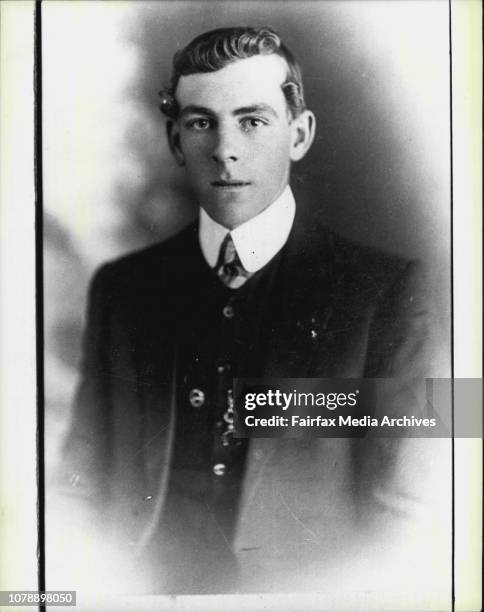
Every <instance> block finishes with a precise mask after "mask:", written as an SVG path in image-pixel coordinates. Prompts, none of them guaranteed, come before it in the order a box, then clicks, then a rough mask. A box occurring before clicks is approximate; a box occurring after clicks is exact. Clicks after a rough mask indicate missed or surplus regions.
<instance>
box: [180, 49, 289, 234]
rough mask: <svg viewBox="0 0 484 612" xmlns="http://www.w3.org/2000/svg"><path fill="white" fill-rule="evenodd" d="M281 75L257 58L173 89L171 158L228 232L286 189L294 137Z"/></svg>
mask: <svg viewBox="0 0 484 612" xmlns="http://www.w3.org/2000/svg"><path fill="white" fill-rule="evenodd" d="M286 74H287V65H286V63H285V61H284V60H283V59H282V58H281V57H279V56H277V55H265V56H261V55H258V56H255V57H251V58H248V59H243V60H237V61H235V62H233V63H231V64H229V65H227V66H226V67H224V68H222V69H221V70H218V71H217V72H209V73H201V74H192V75H188V76H183V77H181V78H180V80H179V82H178V86H177V89H176V98H177V102H178V106H179V109H180V114H179V118H178V120H177V122H176V124H175V126H174V128H173V133H174V137H173V135H172V142H174V143H175V145H174V148H175V154H176V156H177V158H178V159H179V161H180V162H181V163H183V164H184V165H185V166H186V170H187V174H188V180H189V182H190V185H191V187H192V189H193V190H194V192H195V195H196V197H197V198H198V202H199V204H200V205H201V206H202V207H203V208H204V209H205V211H206V212H207V213H208V214H209V215H210V217H212V219H214V220H215V221H217V222H218V223H220V224H222V225H224V226H225V227H227V228H229V229H233V228H234V227H237V226H238V225H240V224H241V223H244V222H245V221H247V220H248V219H251V218H252V217H254V216H255V215H257V214H258V213H260V212H261V211H262V210H264V209H265V208H266V207H267V206H269V205H270V204H272V203H273V202H274V201H275V200H276V199H277V198H278V196H279V195H280V194H281V193H282V191H283V190H284V188H285V187H286V185H287V183H288V181H289V169H290V162H291V158H292V159H296V157H294V156H293V154H292V150H293V147H294V142H295V139H297V129H296V127H295V125H294V123H293V122H291V120H290V115H289V112H288V108H287V104H286V100H285V98H284V94H283V92H282V89H281V85H282V83H284V81H285V80H286Z"/></svg>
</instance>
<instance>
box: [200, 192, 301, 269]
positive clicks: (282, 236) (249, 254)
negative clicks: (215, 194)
mask: <svg viewBox="0 0 484 612" xmlns="http://www.w3.org/2000/svg"><path fill="white" fill-rule="evenodd" d="M295 213H296V202H295V200H294V196H293V194H292V191H291V188H290V187H289V185H288V186H287V187H286V188H285V189H284V191H283V192H282V193H281V195H280V196H279V197H278V198H277V200H276V201H275V202H273V203H272V204H271V205H270V206H268V207H267V208H265V209H264V210H263V211H262V212H260V213H259V214H258V215H256V216H255V217H253V218H252V219H249V220H248V221H246V222H245V223H242V225H239V226H238V227H236V228H235V229H233V230H231V231H230V232H229V230H228V229H227V228H226V227H224V226H223V225H220V224H219V223H217V222H216V221H214V220H213V219H212V218H211V217H209V216H208V214H207V213H206V212H205V211H204V210H203V208H201V209H200V225H199V232H198V237H199V241H200V247H201V249H202V253H203V256H204V257H205V260H206V262H207V263H208V265H209V266H210V267H211V268H214V267H215V265H216V263H217V259H218V255H219V251H220V245H221V244H222V242H223V239H224V238H225V236H226V235H227V233H228V232H229V233H230V235H231V237H232V240H233V241H234V245H235V248H236V250H237V254H238V256H239V258H240V261H241V263H242V265H243V266H244V268H245V269H246V270H247V272H251V273H254V272H257V271H258V270H260V269H261V268H263V267H264V266H265V265H266V264H267V263H269V261H270V260H271V259H272V258H273V257H274V256H275V255H276V254H277V253H278V252H279V251H280V250H281V249H282V247H283V246H284V245H285V244H286V241H287V238H288V236H289V233H290V231H291V228H292V224H293V222H294V215H295Z"/></svg>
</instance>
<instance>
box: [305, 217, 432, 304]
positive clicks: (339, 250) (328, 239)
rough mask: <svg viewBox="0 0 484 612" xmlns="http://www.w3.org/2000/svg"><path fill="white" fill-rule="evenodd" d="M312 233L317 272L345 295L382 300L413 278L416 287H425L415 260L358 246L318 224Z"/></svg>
mask: <svg viewBox="0 0 484 612" xmlns="http://www.w3.org/2000/svg"><path fill="white" fill-rule="evenodd" d="M312 232H313V235H314V234H316V243H317V245H318V246H317V251H318V255H317V258H318V260H319V266H320V268H321V269H323V270H324V269H326V273H327V274H329V275H330V276H331V277H332V278H333V279H334V282H335V283H336V285H337V286H339V288H340V289H341V290H342V291H343V289H344V292H345V293H346V292H349V293H351V294H352V295H357V294H361V295H367V296H371V295H373V296H378V295H380V296H382V295H383V294H385V293H387V292H388V291H389V290H390V289H391V288H392V287H394V286H398V285H400V284H402V283H403V284H406V283H408V282H411V283H414V282H415V281H414V279H417V278H418V279H421V281H419V284H420V285H424V284H425V279H424V276H425V275H424V274H423V270H422V268H423V266H422V265H421V263H420V262H419V261H417V260H413V259H408V258H405V257H402V256H401V255H397V254H395V253H389V252H387V251H384V250H382V249H378V248H375V247H370V246H366V245H363V244H359V243H357V242H354V241H352V240H349V239H348V238H345V237H343V236H341V235H340V234H337V233H336V232H334V231H332V230H330V229H328V228H326V227H324V226H323V225H322V224H314V225H313V228H312Z"/></svg>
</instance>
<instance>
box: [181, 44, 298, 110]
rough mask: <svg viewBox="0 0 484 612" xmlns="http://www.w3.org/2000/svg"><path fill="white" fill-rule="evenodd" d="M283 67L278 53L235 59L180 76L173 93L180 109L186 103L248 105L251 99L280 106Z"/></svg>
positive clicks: (285, 65)
mask: <svg viewBox="0 0 484 612" xmlns="http://www.w3.org/2000/svg"><path fill="white" fill-rule="evenodd" d="M287 70H288V68H287V64H286V61H285V60H284V59H283V58H282V57H280V56H279V55H275V54H272V55H256V56H253V57H249V58H246V59H241V60H235V61H234V62H231V63H230V64H228V65H227V66H225V67H224V68H221V69H220V70H217V71H216V72H203V73H197V74H189V75H186V76H182V77H180V80H179V81H178V85H177V88H176V92H175V95H176V98H177V101H178V104H179V105H180V107H181V108H182V109H183V107H185V106H188V105H199V106H207V107H209V108H213V105H223V107H224V108H227V107H232V106H234V108H235V107H240V106H246V105H250V104H251V101H252V100H253V99H254V98H257V99H258V100H260V101H261V100H262V101H267V102H270V103H272V104H276V105H284V104H285V99H284V95H283V93H282V90H281V85H282V84H283V83H284V81H285V80H286V78H287Z"/></svg>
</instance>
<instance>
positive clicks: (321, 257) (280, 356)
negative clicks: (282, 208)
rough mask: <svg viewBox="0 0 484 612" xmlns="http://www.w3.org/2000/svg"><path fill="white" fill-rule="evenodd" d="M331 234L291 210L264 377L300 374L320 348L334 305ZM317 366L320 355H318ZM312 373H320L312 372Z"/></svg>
mask: <svg viewBox="0 0 484 612" xmlns="http://www.w3.org/2000/svg"><path fill="white" fill-rule="evenodd" d="M331 247H332V244H331V235H330V234H329V233H328V232H322V231H321V228H319V227H318V231H315V223H314V222H312V223H311V222H309V221H305V220H304V219H301V218H299V216H298V215H297V216H296V220H295V223H294V227H293V230H292V232H291V235H290V237H289V240H288V242H287V244H286V247H285V249H284V252H283V257H282V261H281V265H280V269H279V272H278V279H277V288H276V291H275V294H276V296H277V298H276V299H277V302H278V306H277V308H275V312H276V313H277V314H276V319H275V320H274V322H273V326H272V329H271V332H272V333H271V342H270V346H269V351H268V358H267V361H266V367H265V372H264V374H265V376H266V377H268V378H270V377H273V378H276V377H291V378H305V377H310V376H311V375H313V376H314V375H315V374H313V373H312V371H313V366H314V361H315V357H316V355H317V354H319V355H323V356H324V353H325V350H324V348H325V346H326V341H327V338H328V336H327V333H326V329H327V327H328V323H329V321H330V319H331V316H332V313H333V309H334V297H335V294H336V289H335V284H336V283H335V279H334V277H333V272H332V271H333V270H334V265H333V261H332V259H333V252H332V248H331ZM318 364H319V369H320V370H321V366H324V364H321V361H320V360H318ZM317 375H318V376H321V375H322V374H320V373H318V374H317Z"/></svg>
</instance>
